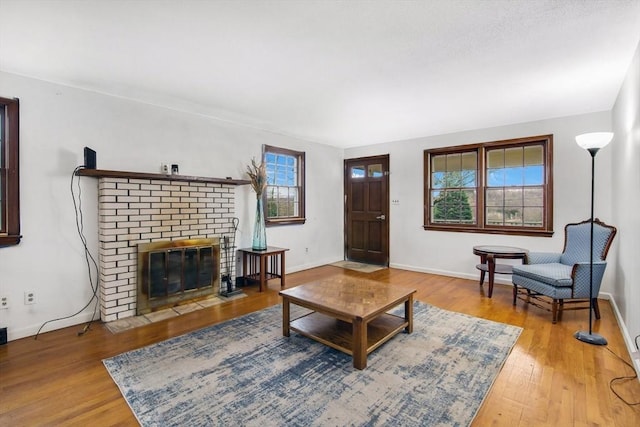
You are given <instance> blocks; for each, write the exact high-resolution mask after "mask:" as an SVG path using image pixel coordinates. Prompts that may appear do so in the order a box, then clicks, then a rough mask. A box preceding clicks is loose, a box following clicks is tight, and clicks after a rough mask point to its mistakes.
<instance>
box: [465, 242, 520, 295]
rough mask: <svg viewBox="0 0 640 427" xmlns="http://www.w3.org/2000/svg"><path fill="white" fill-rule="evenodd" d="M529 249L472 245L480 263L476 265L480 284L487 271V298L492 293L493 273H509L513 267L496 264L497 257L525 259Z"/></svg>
mask: <svg viewBox="0 0 640 427" xmlns="http://www.w3.org/2000/svg"><path fill="white" fill-rule="evenodd" d="M528 252H529V251H528V250H526V249H522V248H514V247H512V246H495V245H494V246H474V247H473V253H474V254H475V255H479V256H480V262H481V264H478V265H476V268H477V269H478V270H480V286H482V284H483V283H484V273H486V272H488V273H489V298H491V295H493V280H494V278H495V274H496V273H498V274H511V273H512V269H513V267H512V266H510V265H508V264H496V259H497V258H502V259H525V257H526V256H527V253H528Z"/></svg>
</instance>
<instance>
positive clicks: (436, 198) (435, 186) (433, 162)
mask: <svg viewBox="0 0 640 427" xmlns="http://www.w3.org/2000/svg"><path fill="white" fill-rule="evenodd" d="M552 151H553V135H544V136H536V137H529V138H519V139H512V140H507V141H495V142H487V143H482V144H472V145H463V146H457V147H448V148H437V149H433V150H425V151H424V185H425V212H424V214H425V218H424V221H425V222H424V224H425V225H424V228H425V229H430V230H447V231H468V232H480V233H499V234H521V235H545V236H551V235H552V234H553V180H552V171H553V164H552V158H553V157H552Z"/></svg>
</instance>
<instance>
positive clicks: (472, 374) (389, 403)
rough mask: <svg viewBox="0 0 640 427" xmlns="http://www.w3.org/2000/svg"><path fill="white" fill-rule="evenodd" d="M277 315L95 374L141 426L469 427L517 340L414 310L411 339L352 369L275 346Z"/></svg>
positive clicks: (294, 337)
mask: <svg viewBox="0 0 640 427" xmlns="http://www.w3.org/2000/svg"><path fill="white" fill-rule="evenodd" d="M291 309H292V313H291V314H292V318H293V317H294V316H295V315H296V311H298V310H296V309H298V307H296V306H293V305H292V306H291ZM281 310H282V307H281V306H274V307H271V308H268V309H265V310H262V311H259V312H256V313H252V314H248V315H246V316H243V317H239V318H236V319H232V320H229V321H227V322H225V323H222V324H219V325H214V326H210V327H207V328H204V329H200V330H198V331H194V332H191V333H189V334H186V335H182V336H179V337H175V338H172V339H169V340H166V341H163V342H160V343H157V344H154V345H151V346H148V347H144V348H141V349H138V350H134V351H130V352H127V353H123V354H121V355H119V356H116V357H112V358H110V359H105V360H104V365H105V366H106V368H107V370H108V371H109V373H110V374H111V377H112V378H113V379H114V381H115V382H116V384H117V385H118V387H119V388H120V390H121V392H122V394H123V395H124V397H125V399H126V400H127V403H128V404H129V406H130V407H131V409H132V410H133V413H134V414H135V416H136V418H137V419H138V421H139V422H140V424H142V425H143V426H186V425H189V426H196V425H197V426H261V427H269V426H347V425H349V426H378V425H394V426H466V425H469V424H470V423H471V421H472V420H473V417H474V416H475V414H476V412H477V411H478V409H479V407H480V405H481V404H482V401H483V400H484V397H485V396H486V394H487V392H488V391H489V389H490V388H491V385H492V384H493V381H494V380H495V378H496V376H497V375H498V372H499V371H500V369H501V367H502V365H503V363H504V361H505V360H506V358H507V356H508V355H509V352H510V351H511V349H512V347H513V345H514V344H515V342H516V340H517V339H518V336H519V335H520V332H521V328H518V327H515V326H510V325H506V324H502V323H496V322H492V321H488V320H483V319H479V318H475V317H471V316H467V315H464V314H459V313H454V312H451V311H446V310H442V309H439V308H436V307H434V306H431V305H427V304H424V303H420V302H415V311H414V331H413V333H412V334H405V333H400V334H399V335H397V336H395V337H394V338H392V339H391V340H390V341H388V342H387V343H386V344H384V345H383V346H382V347H380V348H378V349H377V350H375V351H374V352H373V353H371V354H370V355H369V357H368V359H367V368H366V369H364V370H362V371H359V370H357V369H355V368H354V367H353V364H352V363H353V362H352V359H351V357H350V356H348V355H346V354H344V353H341V352H338V351H336V350H333V349H332V348H329V347H327V346H325V345H322V344H319V343H317V342H315V341H312V340H310V339H308V338H305V337H303V336H300V335H298V334H296V333H293V332H292V333H291V337H289V338H286V337H283V336H282V312H281ZM300 310H302V309H300Z"/></svg>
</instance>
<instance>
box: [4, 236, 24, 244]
mask: <svg viewBox="0 0 640 427" xmlns="http://www.w3.org/2000/svg"><path fill="white" fill-rule="evenodd" d="M20 239H22V236H20V235H18V236H13V235H8V236H0V247H3V246H14V245H17V244H18V243H20Z"/></svg>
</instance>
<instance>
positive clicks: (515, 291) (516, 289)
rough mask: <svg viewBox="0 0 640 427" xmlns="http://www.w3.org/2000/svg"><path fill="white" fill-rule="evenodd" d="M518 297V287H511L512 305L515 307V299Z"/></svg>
mask: <svg viewBox="0 0 640 427" xmlns="http://www.w3.org/2000/svg"><path fill="white" fill-rule="evenodd" d="M517 297H518V285H515V284H514V285H513V305H516V298H517Z"/></svg>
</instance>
